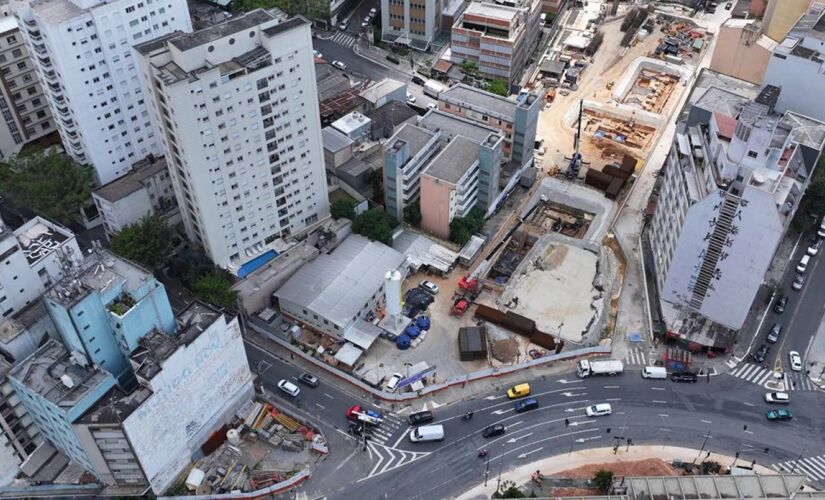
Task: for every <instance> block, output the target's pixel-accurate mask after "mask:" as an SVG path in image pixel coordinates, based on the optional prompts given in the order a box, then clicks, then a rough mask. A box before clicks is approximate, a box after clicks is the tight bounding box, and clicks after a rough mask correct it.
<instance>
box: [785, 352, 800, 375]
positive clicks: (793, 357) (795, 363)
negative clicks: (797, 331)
mask: <svg viewBox="0 0 825 500" xmlns="http://www.w3.org/2000/svg"><path fill="white" fill-rule="evenodd" d="M788 358H789V359H790V361H791V370H793V371H795V372H798V371H801V370H802V356H800V355H799V353H798V352H796V351H791V352H789V353H788Z"/></svg>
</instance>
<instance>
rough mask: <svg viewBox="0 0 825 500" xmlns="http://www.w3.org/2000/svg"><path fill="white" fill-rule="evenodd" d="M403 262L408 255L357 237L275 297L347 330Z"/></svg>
mask: <svg viewBox="0 0 825 500" xmlns="http://www.w3.org/2000/svg"><path fill="white" fill-rule="evenodd" d="M402 262H404V256H403V255H401V254H400V253H399V252H397V251H396V250H394V249H392V248H390V247H388V246H387V245H384V244H383V243H378V242H375V241H370V240H368V239H367V238H364V237H363V236H359V235H357V234H353V235H350V236H349V237H348V238H347V239H345V240H344V241H343V242H342V243H341V244H340V245H339V246H338V247H337V248H336V249H335V250H333V251H332V252H331V253H329V254H322V255H320V256H318V258H317V259H315V260H313V261H312V262H309V263H307V264H306V265H305V266H304V267H302V268H301V269H299V270H298V272H296V273H295V274H294V275H293V276H292V277H291V278H290V279H289V280H288V281H287V282H286V283H285V284H284V286H282V287H281V288H279V289H278V291H277V292H275V296H276V297H278V300H286V301H288V302H291V303H293V304H295V305H298V306H301V307H304V308H306V309H308V310H311V311H313V312H314V313H316V314H318V315H319V316H322V317H323V318H325V319H327V320H329V321H332V322H333V323H335V324H337V325H338V326H340V327H341V329H344V328H345V327H346V326H347V325H349V324H350V323H351V322H352V321H353V318H354V317H355V315H356V314H358V312H359V311H360V310H361V309H362V308H363V307H364V304H366V303H368V302H369V301H370V300H371V299H372V296H373V294H375V292H377V291H378V290H379V289H380V288H381V287H382V286H383V285H384V275H385V274H386V272H387V271H388V270H390V269H397V268H398V267H399V266H400V265H401V264H402Z"/></svg>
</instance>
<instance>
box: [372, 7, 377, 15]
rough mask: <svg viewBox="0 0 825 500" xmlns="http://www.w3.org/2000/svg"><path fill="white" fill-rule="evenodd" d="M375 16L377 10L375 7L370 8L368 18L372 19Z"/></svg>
mask: <svg viewBox="0 0 825 500" xmlns="http://www.w3.org/2000/svg"><path fill="white" fill-rule="evenodd" d="M376 14H378V9H376V8H375V7H373V8H371V9H370V17H374V16H375V15H376Z"/></svg>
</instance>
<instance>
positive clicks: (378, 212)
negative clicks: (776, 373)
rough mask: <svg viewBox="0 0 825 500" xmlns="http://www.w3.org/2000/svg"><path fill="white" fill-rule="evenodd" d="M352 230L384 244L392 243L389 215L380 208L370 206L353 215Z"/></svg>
mask: <svg viewBox="0 0 825 500" xmlns="http://www.w3.org/2000/svg"><path fill="white" fill-rule="evenodd" d="M352 232H354V233H356V234H360V235H361V236H365V237H367V238H369V239H371V240H375V241H380V242H381V243H383V244H385V245H392V224H391V223H390V216H389V215H387V213H386V212H384V211H383V210H382V209H380V208H371V209H369V210H367V211H366V212H364V213H362V214H361V215H358V216H357V217H355V220H354V221H353V222H352Z"/></svg>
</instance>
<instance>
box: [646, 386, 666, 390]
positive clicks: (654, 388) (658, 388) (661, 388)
mask: <svg viewBox="0 0 825 500" xmlns="http://www.w3.org/2000/svg"><path fill="white" fill-rule="evenodd" d="M650 390H651V391H664V390H666V389H665V388H664V387H651V388H650Z"/></svg>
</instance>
